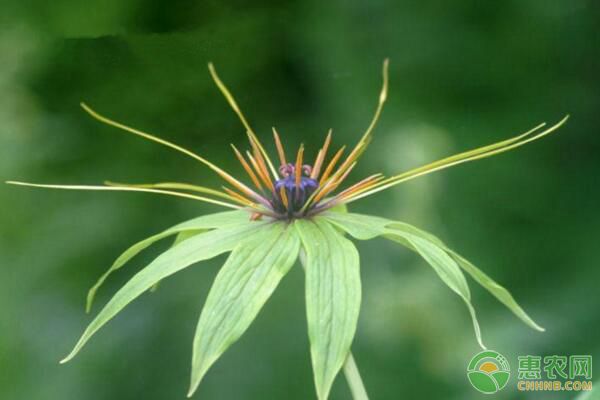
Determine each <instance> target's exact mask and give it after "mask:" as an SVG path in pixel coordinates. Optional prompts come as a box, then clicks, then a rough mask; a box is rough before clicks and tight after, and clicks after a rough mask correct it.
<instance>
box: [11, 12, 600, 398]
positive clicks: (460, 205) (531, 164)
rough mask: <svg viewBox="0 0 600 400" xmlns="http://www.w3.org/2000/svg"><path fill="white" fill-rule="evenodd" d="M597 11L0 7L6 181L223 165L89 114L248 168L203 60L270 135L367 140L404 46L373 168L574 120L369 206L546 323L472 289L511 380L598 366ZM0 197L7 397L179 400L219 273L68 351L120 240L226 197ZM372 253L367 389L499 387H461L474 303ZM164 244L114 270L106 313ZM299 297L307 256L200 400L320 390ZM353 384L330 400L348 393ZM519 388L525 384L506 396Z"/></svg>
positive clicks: (293, 141) (147, 176)
mask: <svg viewBox="0 0 600 400" xmlns="http://www.w3.org/2000/svg"><path fill="white" fill-rule="evenodd" d="M599 18H600V8H599V6H598V3H597V2H593V1H591V0H574V1H560V0H551V1H543V0H519V1H517V0H511V1H505V2H501V3H498V2H478V1H474V0H473V1H466V0H465V1H458V2H441V1H427V2H396V1H392V0H381V1H376V2H361V1H356V0H355V1H349V2H341V1H334V2H320V1H315V0H309V1H303V2H300V1H298V2H286V3H283V2H267V1H260V2H255V3H254V4H253V5H252V6H249V5H248V4H246V3H245V2H239V1H238V2H218V1H214V0H212V1H208V2H195V3H191V2H182V1H175V2H166V1H153V2H143V1H141V0H137V1H133V0H130V1H117V0H110V1H88V2H75V1H66V0H59V1H54V2H42V1H35V0H31V1H16V0H9V1H7V2H4V3H3V5H2V14H1V15H0V52H1V53H0V54H2V62H0V89H1V95H0V178H2V180H6V179H22V180H33V181H40V182H58V183H89V184H95V183H99V182H102V181H103V180H104V179H111V180H115V181H125V182H148V181H161V180H174V179H177V180H181V181H190V182H202V184H206V185H213V186H214V185H218V184H219V182H218V180H217V179H216V178H215V177H214V176H213V175H212V174H211V173H210V172H209V171H208V170H207V169H206V168H203V167H202V166H200V165H197V164H194V162H193V161H190V160H187V159H185V158H183V157H181V156H179V155H178V154H176V153H172V152H169V151H168V150H166V149H164V148H161V147H160V146H157V145H153V144H151V143H146V142H144V141H141V140H140V139H138V138H135V137H131V136H127V135H125V134H123V133H121V132H119V131H116V130H114V129H111V128H109V127H106V126H102V125H100V124H98V123H97V122H96V121H93V120H91V119H90V118H89V117H88V116H87V115H85V114H84V113H83V112H82V111H81V110H80V109H79V107H78V103H79V101H81V100H85V101H86V102H88V103H89V104H90V105H92V106H93V107H94V108H95V109H97V110H99V111H101V112H103V113H104V114H106V115H108V116H111V117H114V118H116V119H118V120H122V121H124V122H126V123H129V124H131V125H133V126H136V127H139V128H142V129H145V130H148V131H149V132H153V133H156V134H159V135H162V136H164V137H166V138H168V139H171V140H174V141H176V142H179V143H181V144H183V145H184V146H188V147H190V148H193V149H194V150H196V151H198V152H200V153H201V154H203V155H205V156H207V157H208V158H209V159H211V160H214V161H216V162H218V163H220V164H222V165H223V166H224V167H225V168H226V169H229V170H233V171H238V172H241V171H240V168H238V167H237V166H236V162H235V160H234V158H233V156H232V154H231V152H230V149H229V143H230V142H233V143H235V144H236V145H238V144H242V143H243V142H244V140H245V133H244V131H243V129H242V128H241V126H240V125H239V123H238V121H237V120H236V118H235V116H234V115H233V114H232V112H231V111H230V110H229V109H228V107H227V105H226V103H225V101H224V100H223V99H222V98H221V96H220V94H219V93H218V91H217V89H216V88H215V87H214V85H213V84H212V82H211V81H210V78H209V75H208V72H207V70H206V64H207V62H208V61H213V62H214V63H215V65H216V66H217V68H218V69H219V71H220V73H221V75H222V77H223V79H224V80H225V81H226V82H227V83H228V84H229V86H230V87H231V88H232V89H233V90H234V92H235V94H236V95H237V98H238V100H239V102H240V105H241V106H242V107H243V109H244V111H245V112H246V114H247V115H248V116H249V117H250V120H251V122H252V123H253V125H254V127H255V130H256V131H257V132H259V133H262V134H263V135H264V136H265V137H267V136H269V135H270V133H269V132H270V127H271V126H273V125H274V126H276V127H277V128H278V130H279V132H280V133H281V134H282V135H283V137H284V138H285V141H286V142H287V143H288V144H289V145H297V144H299V143H300V142H304V143H305V144H306V146H307V152H308V154H309V155H312V156H314V155H315V152H316V149H317V147H318V146H319V145H320V143H321V140H322V138H323V136H324V134H325V132H326V131H327V129H328V128H330V127H332V128H334V143H335V144H337V145H340V144H342V143H353V141H354V140H356V139H357V138H358V137H359V135H360V133H361V132H362V131H363V130H364V128H365V127H366V125H367V123H368V120H369V117H370V115H371V113H372V110H373V108H374V106H375V102H376V97H377V93H378V90H379V84H380V76H379V73H380V65H381V61H382V59H383V58H384V57H390V60H391V69H390V75H391V87H390V96H389V103H388V105H387V106H386V109H385V111H384V114H383V120H382V122H381V124H380V126H379V128H378V129H377V132H376V138H375V141H374V142H373V144H372V146H371V148H370V151H369V153H368V154H367V155H366V156H365V157H364V160H363V162H362V163H361V164H360V165H359V167H358V170H357V172H355V173H354V176H355V178H358V177H359V176H362V175H367V174H370V173H373V172H376V171H382V172H384V173H389V174H391V173H395V172H398V171H401V170H402V169H407V168H409V167H412V166H416V165H419V164H422V163H425V162H427V161H431V160H434V159H436V158H439V157H442V156H446V155H449V154H451V153H453V152H457V151H460V150H463V149H468V148H472V147H476V146H479V145H482V144H486V143H490V142H493V141H496V140H498V139H501V138H504V137H509V136H511V135H513V134H516V133H519V132H522V131H524V130H526V129H528V128H530V127H532V126H534V125H536V124H537V123H538V122H541V121H548V122H553V121H555V120H558V119H559V118H560V117H562V116H563V115H564V114H566V113H570V114H571V115H572V118H571V120H570V121H569V123H568V125H567V126H566V127H565V128H563V129H562V130H561V132H560V133H558V134H557V135H553V136H552V137H550V138H548V139H545V140H543V141H541V142H539V143H535V144H533V145H530V146H528V147H525V148H523V149H520V150H518V151H516V152H514V153H509V154H505V155H502V156H499V157H498V158H494V159H491V160H485V161H482V162H480V163H477V164H469V165H466V166H462V167H459V168H456V169H454V170H451V171H445V172H441V173H440V174H438V175H435V176H430V177H426V178H424V179H422V180H419V181H413V182H410V183H407V184H406V185H404V186H402V187H400V188H396V189H394V190H392V191H390V192H388V193H383V194H380V195H378V196H377V197H374V198H371V199H369V200H366V201H364V202H361V203H357V204H356V205H355V206H354V207H352V211H356V212H363V213H376V214H383V216H385V217H388V218H392V219H400V220H406V221H407V222H410V223H413V224H415V225H417V226H421V227H423V228H426V229H428V230H429V231H432V232H435V233H437V234H438V236H440V237H441V238H443V239H444V240H445V241H446V242H447V243H448V244H449V245H451V246H452V247H453V248H455V249H456V250H458V251H460V252H461V253H462V254H464V255H466V256H468V258H470V259H471V260H473V261H474V262H475V263H476V264H477V265H479V266H480V267H481V268H482V269H483V270H485V271H486V272H488V273H489V274H490V275H492V276H493V277H495V278H496V279H497V280H498V281H499V282H501V283H503V284H504V285H505V286H506V287H508V288H509V289H510V290H511V291H512V292H513V294H514V295H515V298H516V299H517V300H519V301H520V302H521V303H522V304H523V306H524V307H525V308H526V309H527V310H528V311H529V312H530V313H531V314H532V316H534V317H535V318H536V319H537V320H538V321H539V322H540V323H541V324H542V325H544V326H545V327H546V328H547V332H546V333H544V334H540V333H537V332H535V331H532V330H529V329H527V328H526V327H524V326H523V325H522V324H521V323H520V321H518V320H517V319H516V318H514V317H513V316H512V314H510V313H509V312H508V311H506V309H505V308H504V307H502V306H501V305H500V304H498V303H497V302H496V301H495V300H494V299H493V298H492V297H491V296H489V295H488V294H487V293H485V292H484V291H483V290H481V289H478V288H475V287H474V290H473V292H474V293H473V295H474V303H475V306H476V307H477V308H478V310H479V316H480V320H481V321H480V322H481V324H482V329H483V334H484V338H485V339H486V343H487V344H488V345H489V346H490V347H492V348H495V349H496V350H498V351H500V352H502V353H503V354H505V355H506V356H507V357H508V358H509V361H513V365H512V366H513V370H514V369H516V365H515V364H516V357H517V355H523V354H533V355H546V354H566V355H569V354H593V355H596V356H600V355H599V351H598V350H599V349H600V347H599V342H598V340H597V334H596V332H597V331H598V329H600V318H598V309H599V306H600V296H598V294H597V282H598V279H599V278H600V272H599V269H598V263H597V256H596V251H597V241H598V232H599V231H600V218H599V216H600V214H599V213H598V211H597V204H598V200H599V199H600V185H598V173H599V172H600V169H599V166H600V161H599V159H598V151H599V150H600V136H598V135H597V133H596V130H597V126H599V125H600V116H599V113H598V109H599V108H600V94H599V92H598V87H600V85H599V83H600V78H599V75H598V71H599V70H600V65H599V64H600V63H599V57H598V42H599V38H600V30H599V29H598V24H597V21H598V19H599ZM0 205H1V207H0V315H1V318H0V397H2V398H3V399H5V398H6V399H22V398H35V399H63V398H85V399H92V400H93V399H109V398H118V399H130V398H131V399H134V398H135V399H137V398H144V399H164V398H177V397H178V396H181V397H183V396H184V394H185V393H184V392H185V388H186V386H187V382H188V372H189V362H190V356H189V346H190V344H191V340H192V336H193V332H194V327H195V324H196V321H197V318H198V314H199V312H200V309H201V306H202V304H203V303H204V300H205V298H206V294H207V291H208V288H209V285H210V283H211V281H212V279H213V278H214V276H215V273H216V271H217V269H218V268H219V267H220V263H221V262H222V261H223V259H219V260H218V261H217V262H211V263H209V264H206V265H203V266H201V267H199V268H192V269H190V270H188V271H186V272H185V273H184V274H181V276H175V277H173V278H171V279H169V280H167V281H166V282H164V283H163V284H162V285H161V287H160V289H159V290H158V291H157V292H156V293H154V294H151V295H147V296H144V298H143V299H141V300H139V301H137V302H135V303H134V304H132V305H131V306H130V307H129V309H128V310H127V311H126V312H125V313H124V314H123V315H121V316H119V317H117V318H116V319H115V321H113V322H112V323H111V324H110V325H109V326H107V328H106V329H105V330H104V331H103V332H102V333H101V334H100V335H98V337H96V338H94V340H93V343H91V344H90V346H88V348H86V349H85V351H84V352H83V353H82V354H81V356H80V357H79V359H78V360H75V361H74V362H73V363H70V364H68V365H66V366H59V365H58V360H59V359H60V358H62V357H63V356H64V355H65V354H66V353H67V351H68V350H69V349H70V347H71V345H72V344H73V343H74V341H75V339H76V338H77V337H78V335H79V334H80V332H81V330H82V328H83V327H84V326H85V324H86V322H87V321H89V317H88V316H86V315H85V314H84V313H83V306H84V299H85V293H86V291H87V289H88V287H89V286H90V285H91V284H93V282H95V279H96V278H97V276H99V275H100V274H101V273H102V272H103V271H104V270H105V269H106V268H107V267H108V266H109V265H110V263H111V262H112V261H113V258H114V257H115V256H117V255H118V254H119V252H120V251H121V250H123V249H124V248H126V247H127V246H128V245H129V244H131V243H133V242H135V241H136V240H138V239H140V238H143V237H146V236H149V235H150V234H152V233H155V232H158V231H160V230H162V229H163V228H165V227H167V226H170V225H172V224H174V223H176V222H179V221H181V220H185V219H189V218H191V217H194V216H196V215H199V214H202V213H206V212H212V211H214V210H215V208H212V207H208V206H204V205H198V204H195V203H193V202H189V201H186V200H171V199H168V198H161V197H158V196H157V197H152V196H151V195H144V194H116V193H82V192H78V193H75V192H73V193H68V192H52V191H36V190H30V189H23V188H15V187H8V186H2V187H0ZM167 245H168V243H164V244H163V246H167ZM358 246H359V247H360V250H361V257H362V262H361V264H362V277H363V281H364V284H363V307H362V312H361V319H360V321H359V329H358V333H357V337H356V340H355V344H354V353H355V357H356V359H357V362H358V363H359V367H360V369H361V372H362V374H363V377H364V379H365V382H366V385H367V387H368V389H369V391H370V394H371V396H372V398H374V399H388V398H403V397H405V398H415V397H416V396H418V397H419V398H455V399H465V398H480V396H478V394H477V393H475V392H474V390H473V389H472V388H471V387H470V386H469V384H468V382H467V378H466V375H465V368H466V365H467V363H468V360H469V359H470V357H471V356H472V355H473V354H474V353H475V352H477V350H478V347H477V343H476V342H475V340H474V338H473V336H472V331H471V326H470V321H469V317H468V315H467V314H466V312H465V311H464V309H463V305H462V304H461V301H460V299H458V298H455V296H454V295H453V293H451V292H450V291H448V290H447V289H446V288H445V287H443V285H442V284H441V283H440V282H438V281H437V280H436V279H433V278H434V277H433V273H432V271H430V270H429V268H427V267H426V266H425V264H424V263H423V261H421V260H420V259H419V258H418V257H416V256H414V255H412V254H409V253H408V252H407V251H401V250H400V251H399V250H398V249H397V248H395V247H393V246H392V245H390V244H388V243H384V242H375V241H374V242H367V243H359V244H358ZM155 254H157V251H152V250H151V251H148V252H146V253H144V255H142V256H141V257H140V258H139V259H138V260H136V261H135V262H134V264H132V266H130V267H128V268H127V269H124V270H123V271H122V272H121V273H119V274H117V276H115V277H114V278H112V279H111V281H110V282H109V283H108V285H107V287H106V288H105V289H104V290H103V291H102V292H101V293H100V296H99V299H98V300H99V301H100V302H102V301H106V300H107V299H108V296H109V295H110V293H111V292H114V290H115V289H116V288H117V287H119V285H121V284H122V283H123V282H124V281H125V280H126V279H127V277H128V276H130V274H131V273H132V272H133V271H134V270H135V269H136V267H137V268H140V267H142V266H143V265H144V263H145V262H147V261H148V260H150V259H151V258H152V256H153V255H155ZM297 267H298V266H297ZM303 283H304V282H303V276H302V272H301V269H300V268H295V269H294V270H293V271H292V272H291V273H290V274H289V275H288V276H287V277H286V279H285V280H284V281H283V282H282V284H281V287H280V290H278V291H277V293H276V294H275V295H274V296H273V298H272V299H271V300H270V301H269V302H268V304H267V306H266V308H265V309H264V310H263V312H262V313H261V314H260V315H259V317H258V319H257V321H256V322H255V324H254V325H253V326H252V327H251V328H250V330H249V331H248V333H247V335H245V336H244V338H242V340H241V341H240V342H239V343H238V344H236V345H235V346H233V348H232V349H231V350H230V351H229V352H228V353H227V354H226V355H225V356H224V357H223V359H222V360H220V361H219V363H218V364H217V365H215V367H214V369H213V370H211V372H210V373H209V374H208V375H207V377H206V379H205V380H204V382H203V384H202V386H201V387H200V389H199V393H198V394H197V397H198V398H206V399H240V398H244V399H252V398H256V399H264V398H287V399H307V398H313V397H314V388H313V384H312V377H311V370H310V360H309V353H308V340H307V336H306V328H305V326H306V317H305V310H304V302H303V294H304V290H303ZM342 379H343V378H339V379H338V381H337V383H336V384H335V385H334V390H333V394H332V398H335V399H338V398H339V399H342V398H348V395H349V393H348V391H347V388H346V386H345V384H344V383H343V382H342ZM513 379H514V377H513ZM513 383H514V382H513ZM523 397H527V396H524V395H523V394H520V393H517V392H516V390H515V385H512V384H511V383H509V385H508V387H507V389H505V390H504V391H503V392H502V393H501V394H499V395H498V398H505V399H511V398H515V399H516V398H523ZM530 397H531V398H548V399H552V398H562V397H560V396H559V395H555V396H553V395H550V394H546V395H539V394H538V395H530Z"/></svg>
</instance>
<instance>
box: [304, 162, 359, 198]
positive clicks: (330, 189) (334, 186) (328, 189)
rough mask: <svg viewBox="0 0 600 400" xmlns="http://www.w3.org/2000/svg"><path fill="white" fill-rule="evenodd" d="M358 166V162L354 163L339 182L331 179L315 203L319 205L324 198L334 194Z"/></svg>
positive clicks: (317, 196)
mask: <svg viewBox="0 0 600 400" xmlns="http://www.w3.org/2000/svg"><path fill="white" fill-rule="evenodd" d="M355 166H356V162H354V163H352V164H351V165H350V167H348V169H347V170H346V171H345V172H344V174H343V175H342V176H341V177H340V178H339V179H337V180H335V181H334V180H333V179H330V180H329V181H327V183H326V184H325V186H324V187H322V188H321V190H320V191H319V193H318V194H317V195H316V196H315V198H314V200H313V203H318V202H319V201H320V200H321V199H322V198H323V197H325V196H327V195H328V194H329V193H331V192H333V191H334V190H335V189H337V187H338V186H339V185H340V184H341V183H342V182H343V181H344V180H345V179H346V177H347V176H348V174H350V172H351V171H352V170H353V169H354V167H355Z"/></svg>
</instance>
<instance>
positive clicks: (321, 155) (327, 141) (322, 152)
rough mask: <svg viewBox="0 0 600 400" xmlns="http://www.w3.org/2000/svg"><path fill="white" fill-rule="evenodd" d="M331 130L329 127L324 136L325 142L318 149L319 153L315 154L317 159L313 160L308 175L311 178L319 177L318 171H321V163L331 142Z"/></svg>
mask: <svg viewBox="0 0 600 400" xmlns="http://www.w3.org/2000/svg"><path fill="white" fill-rule="evenodd" d="M332 132H333V130H332V129H329V132H327V137H326V138H325V143H324V144H323V147H321V150H319V153H318V154H317V159H316V160H315V163H314V167H313V170H312V173H311V174H310V177H311V178H313V179H317V178H318V177H319V172H321V165H322V164H323V160H325V157H326V156H327V150H328V149H329V144H330V143H331V134H332Z"/></svg>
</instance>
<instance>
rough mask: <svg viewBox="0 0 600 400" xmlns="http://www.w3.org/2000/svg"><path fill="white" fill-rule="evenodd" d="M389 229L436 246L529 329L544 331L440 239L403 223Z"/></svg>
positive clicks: (494, 283)
mask: <svg viewBox="0 0 600 400" xmlns="http://www.w3.org/2000/svg"><path fill="white" fill-rule="evenodd" d="M390 227H391V228H393V229H394V230H397V231H403V232H406V233H411V234H414V235H416V236H420V237H422V238H423V239H425V240H429V241H430V242H432V243H434V244H436V245H437V246H439V247H440V248H442V249H444V251H446V252H447V253H448V254H449V255H450V256H451V257H452V258H453V259H454V260H455V261H456V262H457V263H458V265H459V266H460V267H461V268H462V269H463V270H464V271H466V272H467V273H468V274H469V275H470V276H471V277H472V278H473V279H474V280H475V281H476V282H477V283H479V284H480V285H481V286H483V287H484V288H485V289H486V290H487V291H488V292H490V293H491V294H492V295H493V296H494V297H495V298H496V299H498V301H500V302H501V303H502V304H504V305H505V306H506V307H507V308H508V309H509V310H510V311H512V313H513V314H515V315H516V316H517V317H518V318H519V319H520V320H521V321H523V322H524V323H525V324H526V325H528V326H529V327H530V328H533V329H535V330H537V331H540V332H544V331H545V329H544V328H542V327H541V326H540V325H538V324H537V323H536V322H535V321H534V320H533V319H532V318H531V317H530V316H529V315H528V314H527V313H526V312H525V311H524V310H523V308H521V306H520V305H519V304H518V303H517V301H516V300H515V299H514V297H513V296H512V295H511V294H510V292H509V291H508V290H507V289H506V288H504V287H503V286H501V285H500V284H498V283H497V282H496V281H494V280H493V279H492V278H490V277H489V276H488V275H487V274H486V273H485V272H483V271H481V270H480V269H479V268H477V267H476V266H475V265H473V264H472V263H471V262H470V261H468V260H467V259H466V258H464V257H463V256H461V255H460V254H458V253H457V252H455V251H454V250H452V249H450V248H448V246H446V245H445V244H444V243H443V242H442V241H441V240H440V239H438V238H437V237H435V236H433V235H432V234H430V233H428V232H425V231H423V230H421V229H418V228H416V227H414V226H412V225H409V224H406V223H403V222H394V223H393V224H391V225H390Z"/></svg>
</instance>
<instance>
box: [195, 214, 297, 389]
mask: <svg viewBox="0 0 600 400" xmlns="http://www.w3.org/2000/svg"><path fill="white" fill-rule="evenodd" d="M299 251H300V239H299V238H298V235H297V234H296V232H295V231H294V230H293V229H292V228H291V226H289V225H287V223H282V222H277V223H271V224H269V225H267V226H264V227H263V228H262V230H260V231H258V232H256V234H253V235H247V236H246V237H245V238H244V239H243V240H242V241H241V242H240V243H239V245H238V246H236V248H235V249H234V250H233V252H232V253H231V255H230V256H229V258H228V259H227V261H226V262H225V265H224V266H223V267H222V268H221V270H220V271H219V273H218V274H217V277H216V278H215V281H214V283H213V285H212V287H211V289H210V292H209V294H208V297H207V299H206V302H205V304H204V308H203V309H202V313H201V314H200V319H199V321H198V325H197V328H196V333H195V335H194V343H193V351H192V373H191V382H190V390H189V392H188V397H189V396H191V395H192V394H193V393H194V392H195V391H196V389H197V388H198V386H199V385H200V382H201V381H202V379H203V378H204V375H205V374H206V372H207V371H208V370H209V368H210V367H211V366H212V365H213V364H214V363H215V362H216V361H217V360H218V359H219V357H220V356H221V355H222V354H223V353H224V352H225V351H226V350H227V348H228V347H229V346H230V345H232V344H233V343H235V342H236V341H237V340H238V339H239V338H240V337H241V336H242V335H243V333H244V332H245V331H246V329H248V327H249V326H250V324H251V323H252V321H254V319H255V318H256V316H257V315H258V313H259V312H260V310H261V309H262V307H263V305H264V304H265V302H266V301H267V300H268V299H269V297H270V296H271V294H272V293H273V292H274V291H275V289H276V288H277V286H278V284H279V282H280V280H281V279H282V278H283V277H284V276H285V275H286V274H287V272H288V271H289V270H290V268H291V267H292V265H293V264H294V262H295V261H296V259H297V257H298V253H299Z"/></svg>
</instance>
